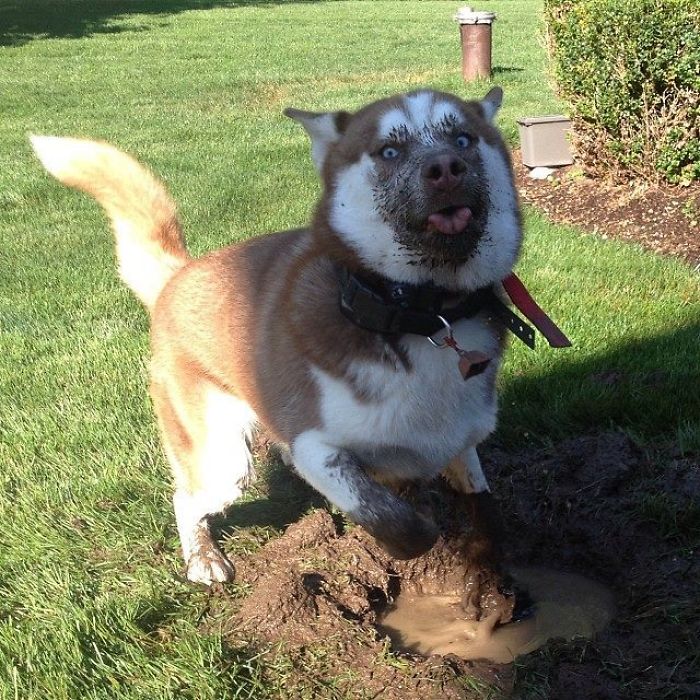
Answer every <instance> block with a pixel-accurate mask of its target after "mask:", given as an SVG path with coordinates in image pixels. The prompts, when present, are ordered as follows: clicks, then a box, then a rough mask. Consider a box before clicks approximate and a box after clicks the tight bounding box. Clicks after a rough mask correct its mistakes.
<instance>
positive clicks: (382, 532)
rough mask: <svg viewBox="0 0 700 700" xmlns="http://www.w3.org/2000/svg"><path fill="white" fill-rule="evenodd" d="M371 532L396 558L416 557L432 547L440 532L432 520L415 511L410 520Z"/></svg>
mask: <svg viewBox="0 0 700 700" xmlns="http://www.w3.org/2000/svg"><path fill="white" fill-rule="evenodd" d="M371 534H372V535H374V537H376V538H377V540H378V542H379V543H380V544H381V545H382V547H383V548H384V549H385V550H386V552H387V553H388V554H389V555H390V556H392V557H393V558H394V559H415V558H416V557H419V556H421V555H422V554H425V553H426V552H427V551H429V550H430V549H431V548H432V546H433V545H434V544H435V542H436V540H437V538H438V535H439V532H438V529H437V527H436V526H435V524H434V523H433V522H432V521H431V520H428V518H425V517H423V516H422V515H419V514H417V513H414V514H413V517H412V518H411V519H410V521H408V522H405V521H404V522H397V523H391V524H387V525H386V526H385V527H377V528H374V532H372V533H371Z"/></svg>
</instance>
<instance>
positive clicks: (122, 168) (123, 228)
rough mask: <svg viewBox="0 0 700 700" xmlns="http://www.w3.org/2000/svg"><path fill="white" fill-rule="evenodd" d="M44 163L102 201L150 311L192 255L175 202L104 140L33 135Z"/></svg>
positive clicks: (128, 276)
mask: <svg viewBox="0 0 700 700" xmlns="http://www.w3.org/2000/svg"><path fill="white" fill-rule="evenodd" d="M30 139H31V142H32V146H33V147H34V151H35V152H36V154H37V156H38V157H39V160H41V162H42V164H43V165H44V167H45V168H46V169H47V170H48V171H49V173H51V175H53V176H54V177H55V178H56V179H58V180H60V181H61V182H62V183H64V184H65V185H68V186H69V187H74V188H75V189H78V190H82V191H83V192H85V193H87V194H89V195H91V196H92V197H94V198H95V199H96V200H97V201H98V202H99V204H101V205H102V207H103V208H104V210H105V211H106V212H107V215H108V216H109V218H110V221H111V223H112V227H113V228H114V232H115V234H116V238H117V258H118V260H119V274H120V277H121V278H122V280H123V281H124V282H125V283H126V285H127V286H128V287H129V288H130V289H131V290H132V291H133V292H134V293H135V294H136V296H137V297H138V298H139V299H140V300H141V301H142V302H143V303H144V304H145V305H146V307H147V308H148V309H149V310H150V309H152V308H153V306H154V305H155V302H156V299H157V298H158V295H159V294H160V292H161V290H162V289H163V287H164V286H165V284H166V282H167V281H168V280H169V279H170V277H171V276H172V275H173V274H174V273H175V272H176V271H177V270H179V269H180V268H181V267H182V266H183V265H185V264H186V263H187V261H188V260H189V259H190V258H189V255H188V253H187V249H186V248H185V243H184V240H183V236H182V229H181V227H180V222H179V221H178V218H177V213H176V210H175V204H174V203H173V201H172V200H171V199H170V196H169V195H168V193H167V192H166V191H165V188H164V187H163V185H162V184H161V183H160V182H158V180H156V178H155V177H154V176H153V175H152V174H151V173H150V172H149V171H148V170H147V169H146V168H144V167H143V166H142V165H139V163H137V162H136V161H135V160H134V159H133V158H131V157H130V156H128V155H126V154H125V153H122V152H121V151H119V150H117V149H116V148H113V147H112V146H110V145H109V144H106V143H102V142H98V141H87V140H82V139H73V138H58V137H55V136H31V137H30Z"/></svg>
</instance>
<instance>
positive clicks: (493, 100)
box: [481, 87, 503, 122]
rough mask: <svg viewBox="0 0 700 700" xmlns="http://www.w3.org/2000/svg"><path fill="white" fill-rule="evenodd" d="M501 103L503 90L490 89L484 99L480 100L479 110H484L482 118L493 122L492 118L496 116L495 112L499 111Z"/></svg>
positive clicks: (498, 88) (497, 88)
mask: <svg viewBox="0 0 700 700" xmlns="http://www.w3.org/2000/svg"><path fill="white" fill-rule="evenodd" d="M502 102H503V88H500V87H494V88H491V89H490V90H489V91H488V93H487V94H486V97H484V99H483V100H481V109H483V110H484V116H485V117H486V121H489V122H492V121H493V118H494V117H495V116H496V112H498V110H499V109H500V107H501V103H502Z"/></svg>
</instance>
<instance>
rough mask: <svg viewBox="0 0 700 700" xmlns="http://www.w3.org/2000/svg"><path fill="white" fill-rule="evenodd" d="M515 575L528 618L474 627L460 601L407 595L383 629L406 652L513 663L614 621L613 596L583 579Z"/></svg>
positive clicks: (528, 571)
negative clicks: (528, 606)
mask: <svg viewBox="0 0 700 700" xmlns="http://www.w3.org/2000/svg"><path fill="white" fill-rule="evenodd" d="M511 573H512V576H513V578H514V579H515V580H516V582H517V583H518V585H519V586H520V587H522V588H525V589H526V590H527V591H528V593H529V595H530V598H531V599H532V601H533V602H534V603H535V606H534V608H533V613H532V615H531V616H530V617H528V618H527V619H523V620H520V621H518V622H511V623H509V624H507V625H502V626H496V622H497V617H498V614H497V613H496V614H495V615H491V616H490V617H486V618H485V619H482V620H480V621H478V622H476V621H472V620H467V619H465V618H464V612H463V608H462V605H461V599H460V597H458V596H454V595H418V594H410V593H406V594H403V595H400V596H399V597H398V598H397V600H396V603H395V604H394V605H392V606H391V608H389V610H388V611H387V613H386V614H384V615H383V616H382V617H381V619H380V620H379V625H378V626H379V629H380V630H381V632H382V633H384V634H388V635H389V637H390V638H391V640H392V643H393V645H394V647H395V648H397V649H401V650H404V651H411V652H416V653H419V654H424V655H431V654H441V655H445V654H455V655H457V656H460V657H462V658H464V659H487V660H490V661H494V662H496V663H510V662H511V661H513V660H514V659H515V657H516V656H520V655H522V654H529V653H530V652H532V651H534V650H535V649H538V648H539V647H541V646H543V645H544V644H545V643H546V642H547V641H548V640H549V639H554V638H563V639H566V640H571V639H574V638H576V637H587V638H591V637H593V636H594V635H595V634H596V633H598V632H600V631H601V630H602V629H603V628H604V627H605V626H606V625H607V624H608V622H609V621H610V620H611V618H612V616H613V613H614V603H613V597H612V594H611V593H610V592H609V591H608V590H607V589H606V588H605V587H604V586H602V585H600V584H599V583H596V582H594V581H590V580H589V579H586V578H584V577H583V576H578V575H575V574H568V573H561V572H557V571H551V570H549V569H544V568H519V569H514V570H513V571H512V572H511Z"/></svg>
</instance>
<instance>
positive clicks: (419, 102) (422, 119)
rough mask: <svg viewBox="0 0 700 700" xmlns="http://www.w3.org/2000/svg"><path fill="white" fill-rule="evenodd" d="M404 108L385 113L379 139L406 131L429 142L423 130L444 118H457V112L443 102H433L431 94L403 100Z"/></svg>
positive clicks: (379, 127)
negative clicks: (399, 131)
mask: <svg viewBox="0 0 700 700" xmlns="http://www.w3.org/2000/svg"><path fill="white" fill-rule="evenodd" d="M403 103H404V107H403V109H400V108H398V107H395V108H393V109H391V110H389V111H388V112H385V113H384V114H383V115H382V116H381V118H380V120H379V126H378V130H377V132H378V134H379V138H380V139H382V140H385V139H387V138H388V137H389V135H390V134H391V133H392V131H395V130H401V129H407V130H408V131H409V132H411V133H412V134H413V135H415V136H419V137H422V138H424V139H426V140H430V134H428V133H427V132H426V131H425V130H426V128H427V127H429V126H430V125H431V124H439V123H440V122H441V121H442V120H443V119H445V118H446V117H454V118H455V119H457V118H458V112H457V110H456V109H455V108H454V105H451V104H450V103H449V102H446V101H445V100H441V101H440V102H437V103H436V102H435V95H434V94H433V93H431V92H419V93H417V94H416V95H409V96H406V97H404V99H403Z"/></svg>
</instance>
